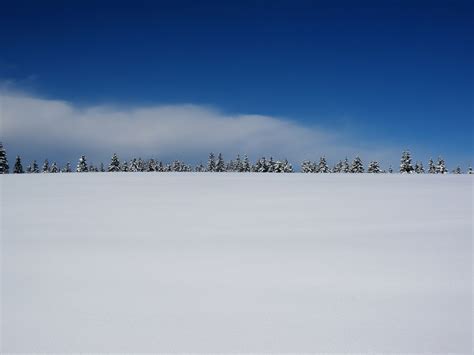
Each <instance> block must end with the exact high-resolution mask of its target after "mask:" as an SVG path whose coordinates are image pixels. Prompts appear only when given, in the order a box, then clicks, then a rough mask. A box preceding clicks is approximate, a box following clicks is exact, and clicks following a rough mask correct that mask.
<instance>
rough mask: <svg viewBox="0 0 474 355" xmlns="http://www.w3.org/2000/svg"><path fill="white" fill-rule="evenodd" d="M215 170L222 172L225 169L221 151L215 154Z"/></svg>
mask: <svg viewBox="0 0 474 355" xmlns="http://www.w3.org/2000/svg"><path fill="white" fill-rule="evenodd" d="M215 171H216V172H218V173H222V172H224V171H225V162H224V158H223V157H222V153H219V155H218V156H217V163H216V170H215Z"/></svg>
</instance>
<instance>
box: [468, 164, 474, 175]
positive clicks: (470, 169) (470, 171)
mask: <svg viewBox="0 0 474 355" xmlns="http://www.w3.org/2000/svg"><path fill="white" fill-rule="evenodd" d="M467 173H468V174H469V175H471V174H474V172H473V170H472V166H470V167H469V169H467Z"/></svg>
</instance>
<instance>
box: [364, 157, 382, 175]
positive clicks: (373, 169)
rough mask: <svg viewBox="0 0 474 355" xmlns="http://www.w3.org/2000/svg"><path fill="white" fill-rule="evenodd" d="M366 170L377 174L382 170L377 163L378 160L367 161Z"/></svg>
mask: <svg viewBox="0 0 474 355" xmlns="http://www.w3.org/2000/svg"><path fill="white" fill-rule="evenodd" d="M367 172H368V173H371V174H379V173H381V172H382V170H381V169H380V165H379V162H378V161H375V160H373V161H371V162H370V163H369V166H368V167H367Z"/></svg>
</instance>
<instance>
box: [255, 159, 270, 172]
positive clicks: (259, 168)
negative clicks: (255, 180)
mask: <svg viewBox="0 0 474 355" xmlns="http://www.w3.org/2000/svg"><path fill="white" fill-rule="evenodd" d="M267 169H268V166H267V160H266V159H265V157H262V158H260V159H259V160H257V162H256V163H255V166H254V171H255V172H257V173H266V172H267Z"/></svg>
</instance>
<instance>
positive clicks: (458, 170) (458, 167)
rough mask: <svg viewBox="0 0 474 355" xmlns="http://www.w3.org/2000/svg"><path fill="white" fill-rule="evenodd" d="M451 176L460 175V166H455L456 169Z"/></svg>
mask: <svg viewBox="0 0 474 355" xmlns="http://www.w3.org/2000/svg"><path fill="white" fill-rule="evenodd" d="M453 174H462V171H461V167H460V166H457V167H456V168H455V169H454V170H453Z"/></svg>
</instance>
